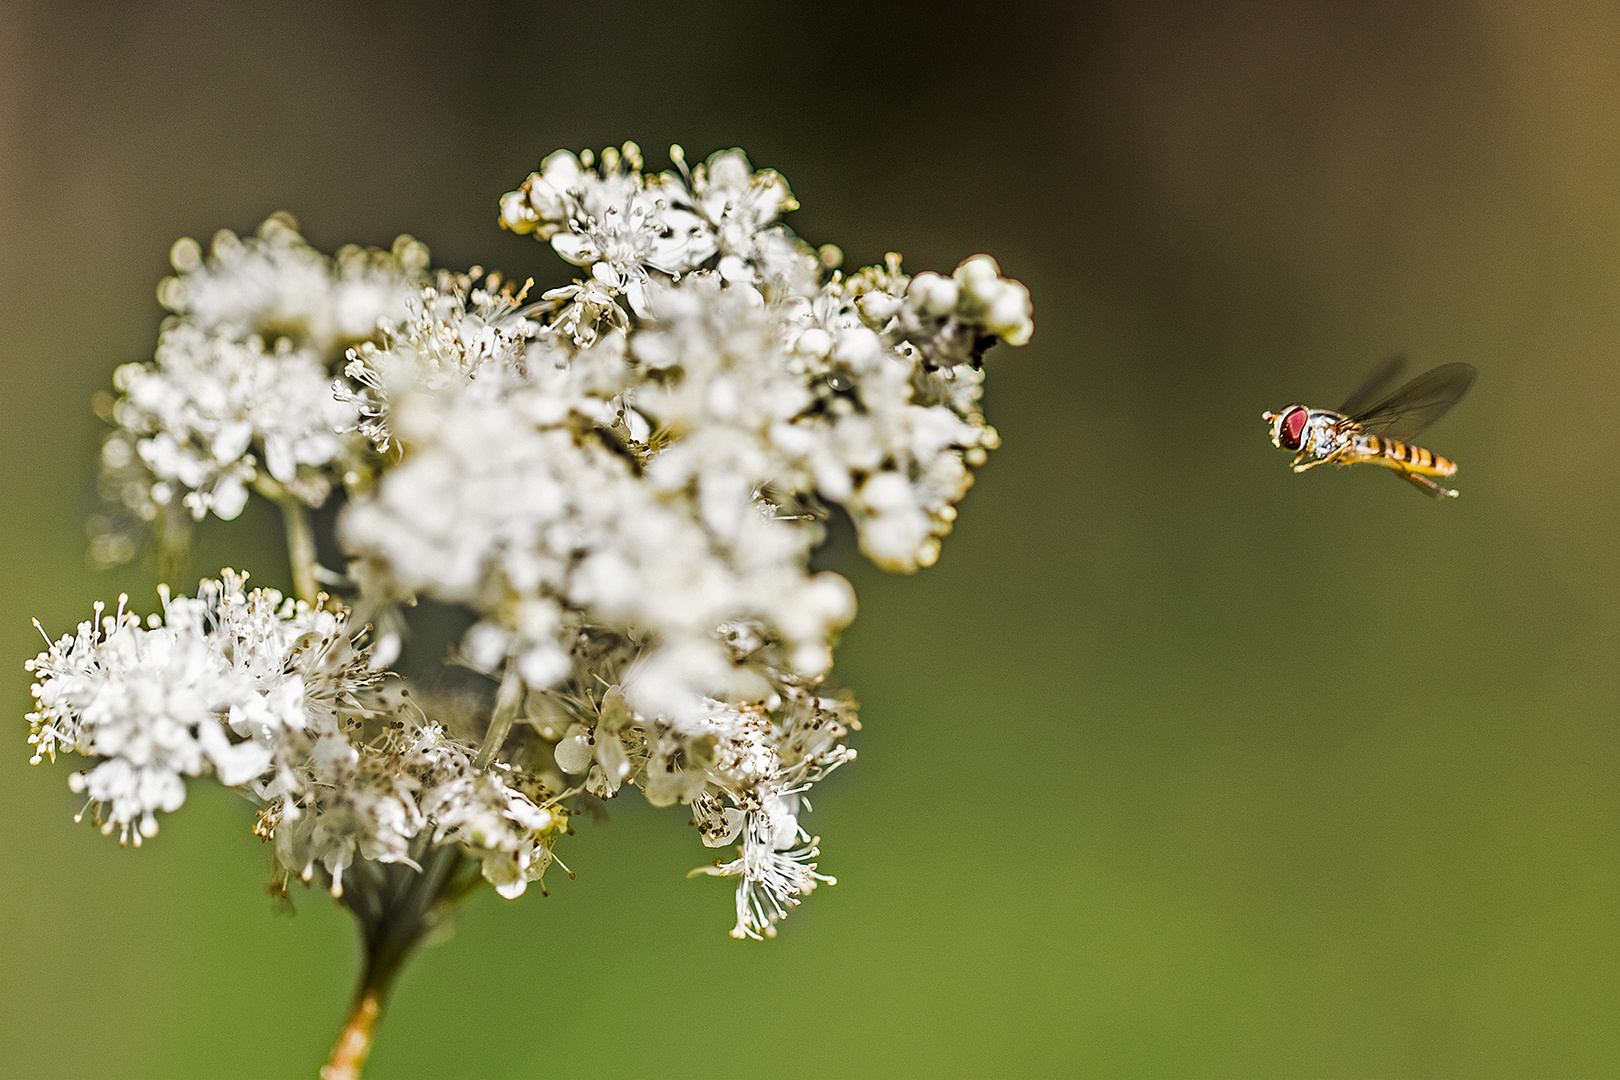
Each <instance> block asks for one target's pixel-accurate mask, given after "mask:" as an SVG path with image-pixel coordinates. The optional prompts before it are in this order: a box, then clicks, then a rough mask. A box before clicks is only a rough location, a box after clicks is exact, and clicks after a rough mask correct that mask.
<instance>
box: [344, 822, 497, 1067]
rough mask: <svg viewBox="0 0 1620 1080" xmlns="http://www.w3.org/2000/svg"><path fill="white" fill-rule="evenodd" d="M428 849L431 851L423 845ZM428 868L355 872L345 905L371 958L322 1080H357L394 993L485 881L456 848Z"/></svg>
mask: <svg viewBox="0 0 1620 1080" xmlns="http://www.w3.org/2000/svg"><path fill="white" fill-rule="evenodd" d="M424 848H425V845H424ZM418 857H419V858H421V860H422V868H421V869H420V870H417V869H415V868H413V867H411V866H408V865H405V864H403V863H391V864H388V865H383V864H379V863H370V862H363V863H360V864H357V865H356V866H353V867H351V868H350V870H351V874H352V876H351V877H350V878H349V880H350V882H351V884H350V885H349V887H347V888H345V890H344V893H343V901H342V902H343V904H344V906H345V907H347V908H348V909H349V910H350V911H351V912H352V913H353V914H354V920H355V929H356V930H357V931H358V932H359V934H360V944H361V948H362V949H363V950H364V953H365V955H364V958H363V959H362V961H361V968H360V981H359V983H358V984H357V985H356V986H355V990H354V999H353V1001H352V1002H350V1004H349V1014H348V1016H347V1018H346V1019H345V1020H344V1023H343V1030H342V1031H340V1032H339V1033H338V1037H337V1042H336V1043H335V1044H334V1045H333V1047H332V1055H331V1057H330V1058H328V1059H327V1062H326V1067H325V1068H323V1069H322V1070H321V1080H357V1078H358V1077H359V1076H360V1070H361V1069H362V1068H363V1067H364V1066H365V1063H366V1058H367V1057H368V1056H369V1055H370V1054H371V1046H372V1042H373V1040H374V1039H375V1037H376V1031H377V1023H378V1021H379V1020H380V1019H381V1018H382V1011H383V1006H384V1005H385V1004H386V1003H387V1000H388V992H389V990H390V989H391V988H392V987H393V985H394V979H395V978H396V977H397V976H398V975H399V972H400V970H401V969H402V968H403V967H404V966H405V962H406V961H407V960H409V959H410V958H411V956H412V955H413V954H414V953H415V952H416V947H417V946H418V945H420V944H421V943H422V939H423V938H424V937H425V936H427V935H428V934H429V933H431V932H432V931H433V930H435V929H436V928H438V927H439V926H441V925H443V924H444V923H445V921H446V920H447V919H448V918H449V917H450V915H451V912H452V911H453V910H454V908H455V906H456V905H457V904H458V903H460V902H461V901H462V900H464V899H466V897H467V896H469V895H471V893H472V891H473V889H472V888H471V887H470V885H475V884H476V883H477V882H478V881H479V880H481V879H480V878H479V875H478V874H477V872H476V871H473V872H471V873H470V875H469V873H468V872H467V871H468V870H469V868H468V866H467V860H466V859H465V858H464V857H463V856H462V854H461V851H460V849H459V847H458V846H457V845H455V844H445V845H442V846H440V847H436V848H431V849H426V850H423V851H421V852H420V854H419V855H418Z"/></svg>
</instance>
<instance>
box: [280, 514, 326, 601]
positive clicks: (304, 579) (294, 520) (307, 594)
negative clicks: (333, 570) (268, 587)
mask: <svg viewBox="0 0 1620 1080" xmlns="http://www.w3.org/2000/svg"><path fill="white" fill-rule="evenodd" d="M276 501H277V502H278V503H279V504H280V505H281V521H282V524H283V525H285V526H286V529H287V558H288V560H289V561H290V562H291V563H292V575H293V591H294V592H295V593H296V594H297V596H298V599H300V600H304V601H307V602H309V603H311V604H313V603H314V602H315V597H316V596H317V595H318V594H319V592H320V589H319V587H318V586H317V585H316V584H315V530H314V528H313V527H311V525H310V523H309V511H308V510H307V509H305V507H304V504H303V503H301V502H299V501H298V500H297V499H295V498H293V497H292V496H291V495H288V496H284V497H283V498H280V499H277V500H276Z"/></svg>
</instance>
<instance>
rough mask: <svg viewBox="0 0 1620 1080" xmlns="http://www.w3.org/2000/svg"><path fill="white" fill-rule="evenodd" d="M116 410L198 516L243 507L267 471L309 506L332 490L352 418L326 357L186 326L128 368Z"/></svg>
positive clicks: (145, 456)
mask: <svg viewBox="0 0 1620 1080" xmlns="http://www.w3.org/2000/svg"><path fill="white" fill-rule="evenodd" d="M114 382H115V384H116V385H117V387H118V389H119V390H120V391H122V393H123V396H122V398H120V399H119V401H118V402H117V404H116V405H115V406H114V416H115V418H116V419H117V421H118V423H119V425H120V426H121V427H122V428H123V429H124V430H126V431H128V432H130V433H132V434H134V435H136V436H139V437H140V438H139V441H138V442H137V444H136V450H137V452H138V453H139V454H140V457H141V460H142V461H143V462H145V464H146V466H147V468H148V469H149V470H150V471H151V473H152V475H153V476H154V477H155V478H156V479H157V480H158V481H160V482H165V483H170V484H174V485H177V486H178V487H180V488H182V489H184V490H185V491H186V492H187V494H186V496H185V502H186V505H187V506H188V507H190V508H191V512H192V514H193V516H195V517H198V518H201V517H203V516H204V515H205V514H207V513H208V512H209V511H210V510H211V511H213V513H214V514H216V515H217V516H219V517H221V518H224V519H226V520H229V519H231V518H234V517H236V516H237V515H238V514H240V513H241V512H242V507H243V505H244V504H245V503H246V502H247V494H248V493H247V486H248V485H251V484H252V483H253V482H254V481H255V480H257V479H258V478H259V476H260V470H261V469H262V470H263V472H264V473H266V474H268V476H270V477H271V478H273V479H274V480H275V481H276V482H277V483H279V484H280V485H281V486H282V487H284V488H286V489H288V490H290V491H292V492H294V493H295V494H297V495H298V496H299V497H300V498H302V499H303V501H305V502H307V503H310V504H311V505H316V506H318V505H320V504H321V503H322V502H323V501H325V498H326V495H327V493H328V492H329V491H330V490H331V481H330V479H329V477H328V473H329V472H330V471H331V468H332V466H333V465H334V464H335V463H336V462H338V461H339V460H340V459H341V458H342V457H343V456H344V455H345V453H346V452H348V450H349V447H348V445H347V443H346V441H345V439H344V438H343V437H342V436H341V435H340V434H339V432H340V431H342V430H344V429H346V428H352V427H354V426H355V423H356V419H357V418H356V414H355V410H354V406H353V405H352V404H351V403H349V402H345V401H341V400H339V399H337V398H336V397H335V396H334V395H333V393H332V389H331V378H330V376H329V374H328V372H327V369H326V365H325V363H324V362H323V361H322V360H321V358H320V357H319V356H318V355H317V354H316V353H315V352H314V351H313V350H310V349H295V348H293V347H292V345H291V341H290V339H288V338H281V339H280V341H279V342H278V344H277V347H276V348H275V349H273V350H269V351H267V350H266V349H265V346H264V343H263V341H261V340H260V339H259V338H257V337H254V338H249V339H248V340H247V341H246V342H241V343H238V342H234V341H230V340H227V339H225V338H219V337H209V336H207V335H206V334H204V333H203V332H202V331H201V330H200V329H199V328H197V327H195V326H192V325H190V324H188V323H180V324H178V325H175V326H172V327H171V328H170V329H169V330H167V331H166V332H165V333H164V335H163V337H162V339H161V340H160V341H159V343H158V351H157V359H156V361H155V362H153V363H150V364H125V365H124V366H123V367H121V368H119V369H118V372H117V374H116V376H115V378H114Z"/></svg>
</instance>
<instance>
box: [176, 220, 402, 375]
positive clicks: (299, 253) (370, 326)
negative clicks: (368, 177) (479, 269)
mask: <svg viewBox="0 0 1620 1080" xmlns="http://www.w3.org/2000/svg"><path fill="white" fill-rule="evenodd" d="M170 261H171V262H172V263H173V264H174V268H175V271H176V276H174V277H171V278H166V279H164V281H163V284H162V285H160V286H159V288H158V299H159V300H161V301H162V302H163V305H164V306H165V307H167V308H168V309H169V310H170V311H173V312H174V313H175V314H177V315H179V316H181V317H182V319H183V320H184V321H185V322H187V323H190V324H191V325H193V326H195V327H196V328H197V329H199V330H201V331H202V332H204V333H205V334H208V335H210V336H218V337H223V338H225V339H227V340H231V341H246V340H247V339H248V338H250V337H260V338H263V339H265V340H266V341H274V340H275V339H277V338H280V337H286V338H289V339H291V340H292V341H293V343H294V345H295V346H296V347H300V348H310V349H312V350H314V352H315V353H316V354H317V355H319V356H321V357H322V358H323V359H327V360H329V359H331V358H333V357H334V356H335V355H336V354H337V353H339V352H341V350H342V348H343V347H344V346H345V345H347V344H349V343H352V342H356V341H360V340H363V339H365V338H369V337H371V336H372V335H374V334H375V333H376V332H377V326H378V324H379V323H381V322H383V321H385V320H390V319H398V318H400V317H402V316H403V315H404V313H405V304H406V302H407V300H408V299H409V298H410V297H411V296H412V295H413V294H414V293H415V291H416V288H417V286H418V285H419V284H420V283H421V282H422V281H423V280H424V278H423V273H424V271H425V270H426V268H427V265H428V251H427V248H426V247H425V246H423V245H422V244H421V243H419V242H418V241H416V240H413V239H412V238H411V237H409V236H401V237H400V238H399V239H398V240H396V241H394V246H393V250H392V251H379V250H377V249H374V248H373V249H365V248H359V247H355V246H349V247H345V248H342V249H340V250H339V251H338V253H337V255H336V256H335V257H334V258H328V257H327V256H325V255H322V254H321V253H320V252H318V251H316V250H315V249H314V248H312V247H310V246H309V244H307V243H306V242H305V241H304V238H303V237H302V236H300V235H299V233H298V226H297V223H296V222H295V221H293V219H292V218H291V216H289V215H287V214H275V215H273V216H272V217H270V218H269V219H267V220H266V221H265V222H264V224H263V225H261V226H259V232H258V235H257V236H250V237H247V238H246V239H243V238H241V237H238V236H237V235H236V234H235V233H232V232H229V231H224V230H222V231H221V232H219V233H216V234H215V236H214V241H213V245H212V250H211V252H210V254H209V255H208V256H206V257H205V256H204V255H203V252H202V248H201V246H200V245H198V244H197V242H196V241H195V240H191V239H189V238H187V239H183V240H178V241H176V242H175V245H174V247H173V249H172V250H171V251H170Z"/></svg>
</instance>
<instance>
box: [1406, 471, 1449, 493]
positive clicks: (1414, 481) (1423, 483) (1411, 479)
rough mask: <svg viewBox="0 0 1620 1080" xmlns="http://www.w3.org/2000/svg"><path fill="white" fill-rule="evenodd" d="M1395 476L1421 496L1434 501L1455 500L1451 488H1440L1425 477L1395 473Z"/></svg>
mask: <svg viewBox="0 0 1620 1080" xmlns="http://www.w3.org/2000/svg"><path fill="white" fill-rule="evenodd" d="M1395 475H1396V476H1399V477H1400V478H1401V479H1402V480H1405V481H1406V482H1407V483H1409V484H1411V485H1412V486H1413V487H1415V488H1417V489H1418V490H1419V491H1421V492H1423V494H1425V495H1432V496H1433V497H1434V498H1436V499H1455V498H1456V497H1457V493H1456V492H1455V491H1453V490H1452V489H1451V488H1448V487H1442V486H1441V485H1439V484H1437V483H1435V482H1434V481H1433V480H1430V479H1429V478H1428V477H1427V476H1421V475H1419V474H1418V473H1414V472H1397V473H1396V474H1395Z"/></svg>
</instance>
